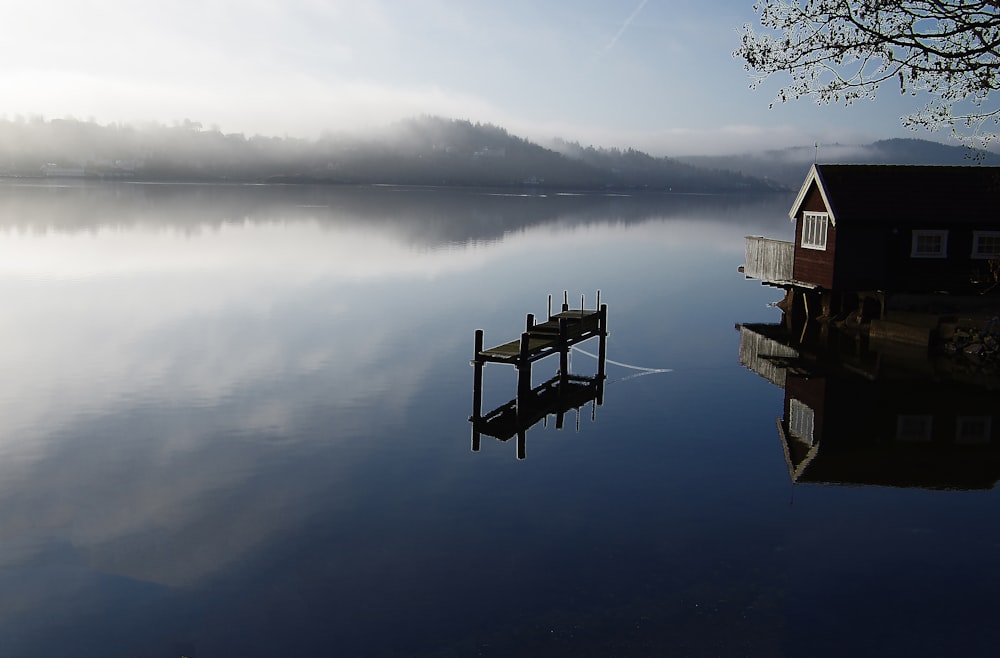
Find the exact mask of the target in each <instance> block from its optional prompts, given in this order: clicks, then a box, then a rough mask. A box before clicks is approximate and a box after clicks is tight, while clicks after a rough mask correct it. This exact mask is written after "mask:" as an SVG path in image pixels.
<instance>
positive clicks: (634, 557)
mask: <svg viewBox="0 0 1000 658" xmlns="http://www.w3.org/2000/svg"><path fill="white" fill-rule="evenodd" d="M792 197H793V195H791V194H789V195H775V196H765V197H749V198H742V197H736V196H684V195H665V194H664V195H658V194H653V193H642V194H636V195H604V194H599V193H591V194H578V195H573V194H556V193H542V192H540V191H535V190H529V191H527V192H525V193H523V194H522V193H520V192H515V193H512V192H509V191H491V190H444V189H419V188H400V187H390V186H383V187H358V188H352V187H343V188H339V187H307V186H306V187H295V186H288V187H283V186H238V185H232V186H225V185H144V184H127V183H117V184H96V183H95V184H84V183H79V184H65V185H60V184H55V183H52V184H45V183H44V182H36V183H28V182H24V181H21V182H18V181H8V182H7V183H6V184H3V185H2V186H0V299H3V302H4V306H3V308H4V313H3V320H2V322H0V336H2V344H3V345H4V349H3V350H2V351H0V372H2V373H3V377H2V379H0V646H2V647H3V654H4V655H9V656H20V657H35V656H45V657H47V658H49V657H55V656H73V657H75V656H102V657H117V656H123V657H124V656H128V657H139V656H142V657H146V656H156V657H160V656H163V657H173V658H177V657H179V656H187V657H188V658H206V657H216V656H241V657H243V656H313V655H317V656H329V655H337V656H421V657H424V656H426V657H431V656H433V657H438V656H737V655H739V656H847V655H851V656H886V655H906V656H941V655H965V656H972V655H992V653H993V652H994V651H995V644H996V640H997V639H998V637H997V632H996V631H995V630H994V629H995V626H994V624H995V618H996V617H997V615H998V613H1000V602H998V600H997V596H996V592H997V590H998V586H1000V570H998V569H997V568H996V566H995V562H996V555H997V552H998V550H1000V524H998V523H997V522H996V520H997V518H998V516H997V515H998V509H1000V505H998V503H1000V501H998V498H997V493H996V491H994V489H993V485H994V484H995V482H996V480H997V478H998V477H1000V474H995V473H994V471H995V470H996V469H994V468H993V465H994V464H995V463H996V462H995V452H994V450H993V444H994V443H995V441H993V440H992V439H990V437H991V436H992V435H995V430H996V426H997V425H1000V423H997V422H996V420H995V418H994V419H993V420H992V422H993V434H992V435H991V433H990V432H991V429H990V422H991V421H990V418H991V417H992V416H991V414H992V413H993V412H991V411H990V406H991V405H992V404H993V399H994V398H993V397H991V396H993V395H995V391H989V390H986V389H974V388H973V389H970V392H968V393H967V394H963V396H962V397H961V398H960V400H961V401H963V402H962V404H964V401H965V400H974V401H976V403H977V404H978V405H979V406H978V407H976V408H974V409H972V408H970V410H963V409H964V407H963V409H958V407H955V408H956V409H958V410H957V411H953V412H949V413H952V416H953V417H954V418H958V420H957V421H955V420H954V419H953V420H951V421H948V422H951V423H952V425H953V426H954V423H955V422H958V423H959V427H960V428H965V429H967V430H968V431H967V432H966V433H967V434H968V433H971V434H970V436H971V439H970V440H969V441H968V443H969V445H967V446H966V445H959V446H956V447H954V448H949V449H948V450H946V451H944V452H941V451H939V452H934V453H930V452H927V450H925V449H924V448H919V447H918V448H917V450H918V452H914V451H912V450H910V449H909V448H905V446H904V448H899V449H897V448H895V447H893V446H894V445H895V444H894V443H893V442H892V441H891V439H892V438H893V437H892V436H889V439H890V441H889V442H888V443H886V442H885V441H884V440H883V438H884V434H879V433H878V432H874V433H872V432H869V433H866V432H865V430H864V428H865V427H866V425H869V426H872V427H875V426H878V423H881V422H883V421H881V420H878V419H877V418H876V417H877V416H878V414H879V413H880V412H881V410H883V409H888V408H889V404H890V402H889V401H890V400H900V399H901V400H902V401H901V402H900V403H901V404H906V403H914V404H917V405H918V406H919V408H918V409H916V410H911V411H905V410H904V411H902V412H894V413H896V414H897V415H896V416H894V418H903V420H900V421H899V423H900V424H899V425H898V428H903V427H904V424H905V423H904V420H906V419H909V421H913V422H916V420H913V419H915V418H916V419H917V420H919V418H917V417H918V416H919V417H920V418H923V417H924V416H920V414H924V415H925V416H927V417H928V418H929V417H930V416H931V415H933V414H934V413H935V412H934V410H933V408H932V407H933V405H934V404H936V402H935V400H937V399H938V394H939V391H938V389H935V388H934V386H935V384H934V382H933V377H931V378H930V380H929V381H930V383H928V384H927V385H926V386H925V387H923V388H921V387H918V386H916V385H915V384H914V383H913V381H915V380H914V377H912V376H911V375H908V374H904V375H903V376H900V377H896V378H895V379H893V378H890V380H892V381H890V383H889V384H888V386H889V388H877V389H876V388H873V387H874V384H872V380H873V378H872V377H862V376H858V377H856V378H855V379H850V378H847V375H845V373H843V372H837V368H836V367H834V366H832V365H830V366H829V367H827V368H826V369H824V370H823V371H822V372H812V371H806V372H803V371H802V369H801V368H797V369H793V368H785V367H784V366H782V364H781V362H775V361H773V360H772V361H768V363H771V364H772V365H774V363H777V367H778V369H777V371H775V372H777V374H775V372H771V371H768V372H763V370H764V369H765V368H764V367H763V366H754V363H756V362H754V361H753V358H752V357H751V356H747V350H748V349H749V347H748V346H750V345H751V343H753V345H755V346H756V347H754V348H753V349H755V350H758V351H759V349H760V347H759V346H760V345H762V344H764V345H772V344H785V343H788V341H787V340H786V339H785V338H782V337H780V336H777V334H773V333H769V332H772V330H773V329H774V328H773V327H771V328H768V326H769V325H771V324H772V323H777V322H779V320H780V313H779V311H777V310H776V309H774V308H772V307H769V304H771V303H773V302H775V301H777V300H779V299H780V298H781V294H780V291H777V290H775V289H772V288H768V287H765V286H761V285H759V283H758V282H755V281H748V280H746V279H744V277H743V276H742V275H741V274H740V273H739V272H738V271H737V267H738V266H739V265H741V264H742V263H743V237H744V236H745V235H749V234H757V235H767V236H769V237H775V238H781V239H790V236H791V232H792V225H791V223H790V222H789V221H788V219H787V212H788V208H789V207H790V205H791V203H792V201H793V198H792ZM598 290H600V295H601V302H602V303H606V304H607V305H608V329H609V336H608V339H607V363H606V375H607V379H606V380H605V381H604V382H603V396H602V400H601V404H600V405H597V404H596V400H592V401H589V402H586V404H584V405H583V406H582V407H580V408H579V409H570V410H568V412H567V413H566V414H565V416H564V418H562V422H558V423H557V422H556V420H557V419H556V417H555V416H554V415H551V416H548V417H546V418H545V419H544V420H543V421H542V422H539V423H537V424H536V425H534V426H533V427H531V428H530V429H528V430H527V432H526V438H525V454H524V457H525V458H524V459H518V455H517V450H516V446H515V443H516V439H512V440H507V441H500V440H497V439H495V438H492V437H490V436H483V437H482V440H481V445H479V446H478V447H479V449H478V450H477V451H473V450H472V449H471V448H472V443H471V437H472V425H471V423H470V415H471V414H472V411H473V383H474V381H473V380H474V378H473V372H474V369H473V368H472V367H471V365H470V360H471V359H472V357H473V345H474V342H473V340H474V334H475V331H476V330H477V329H483V330H484V332H485V337H486V339H485V340H486V343H487V344H488V345H494V344H499V343H502V342H506V341H508V340H512V339H515V338H517V337H518V336H519V334H520V332H521V331H522V330H523V328H524V326H525V315H526V314H527V313H534V314H536V315H537V316H538V317H540V318H542V317H543V316H544V315H545V313H546V311H547V304H548V296H549V295H552V296H553V299H554V301H553V304H554V305H558V304H559V303H561V301H562V298H563V293H564V291H566V293H567V295H568V299H569V302H570V305H571V306H573V307H578V306H579V303H580V299H581V296H582V297H583V299H584V305H585V306H587V307H588V308H590V307H593V305H594V304H595V303H596V294H597V291H598ZM737 325H741V326H742V328H739V327H738V326H737ZM758 325H761V326H760V327H758ZM754 327H757V329H756V331H758V332H762V333H761V335H760V337H759V339H758V338H754V336H756V334H754V333H752V332H753V331H754ZM764 334H766V335H764ZM786 338H787V337H786ZM754 340H757V342H754ZM783 340H784V341H785V343H782V341H783ZM767 341H772V342H767ZM792 343H794V340H793V341H792ZM579 348H580V349H579V350H577V349H574V350H573V351H572V352H571V354H570V367H569V370H570V371H571V372H573V373H579V374H581V375H593V374H594V373H595V372H596V369H597V362H596V359H595V358H594V356H592V355H594V354H596V353H597V341H591V342H587V343H583V344H581V345H579ZM774 349H778V350H779V351H780V349H779V348H774ZM849 352H850V350H845V354H847V353H849ZM795 355H798V352H795V354H793V355H792V356H793V357H794V356H795ZM789 358H792V357H789ZM796 358H798V357H796ZM859 358H860V357H859ZM879 358H881V357H879ZM800 360H801V359H800ZM862 360H863V359H862ZM860 362H861V361H859V363H860ZM870 362H871V361H870V360H869V361H865V363H870ZM878 363H880V364H882V365H881V366H880V367H882V369H883V370H886V369H887V368H888V366H886V365H885V364H886V363H889V361H878ZM755 368H756V369H755ZM557 369H558V359H542V360H540V361H538V362H537V363H536V364H535V365H534V368H533V373H532V377H533V381H532V384H533V385H535V386H538V385H540V384H541V383H542V382H544V381H545V380H547V379H549V378H550V377H552V376H554V375H555V373H556V370H557ZM854 369H855V370H858V369H860V366H859V367H858V368H854ZM769 378H770V379H769ZM516 382H517V375H516V370H515V369H514V368H512V367H510V366H508V365H502V364H488V365H487V366H486V368H485V373H484V385H483V408H484V409H485V410H490V409H494V408H497V407H500V406H502V405H504V404H505V403H507V402H508V401H510V400H511V399H512V398H514V397H515V396H516ZM793 382H794V383H793ZM893 382H895V383H893ZM817 383H822V384H823V386H824V388H823V389H822V391H820V392H819V393H816V392H815V391H816V385H817ZM936 385H937V386H938V387H940V386H941V384H940V382H938V383H937V384H936ZM794 387H798V388H794ZM810 387H812V388H810ZM807 389H808V390H807ZM918 389H919V390H918ZM793 390H802V391H806V392H807V393H808V391H813V393H809V394H810V395H812V394H814V393H815V395H818V396H820V398H822V400H821V401H820V402H816V403H809V404H811V406H810V407H809V413H810V414H815V418H816V419H818V418H820V416H821V415H822V413H823V410H824V409H825V411H826V417H827V418H828V419H830V422H834V421H836V422H837V423H838V426H839V427H840V432H841V433H840V434H838V435H837V436H833V435H830V432H831V431H832V430H828V432H827V435H824V436H823V438H822V439H819V438H818V437H819V432H820V429H819V427H820V421H819V420H814V415H810V416H809V418H810V421H809V422H810V425H809V428H808V435H809V438H808V440H806V441H805V442H803V440H794V439H795V437H799V438H800V439H801V437H802V436H804V434H803V432H805V430H803V429H802V421H801V419H802V417H803V416H802V413H803V412H802V409H803V408H804V407H803V406H802V405H803V404H805V403H804V402H803V400H805V401H806V402H808V400H809V398H808V396H807V395H806V393H796V395H799V397H794V396H791V395H790V393H791V392H792V391H793ZM963 390H964V389H963ZM824 391H825V393H824ZM834 391H842V393H843V395H845V396H848V398H847V399H849V402H848V403H845V404H841V403H839V402H836V401H837V400H840V399H841V398H839V397H836V396H835V395H834V393H833V392H834ZM887 391H888V392H887ZM893 391H897V392H896V393H894V392H893ZM898 391H901V393H900V392H898ZM928 391H929V392H928ZM984 391H985V392H984ZM838 395H840V393H838ZM850 395H854V397H853V398H851V397H849V396H850ZM823 396H825V397H823ZM817 399H819V398H817ZM872 400H875V401H876V403H872V404H869V402H870V401H872ZM835 403H836V404H839V405H840V406H835ZM956 404H958V403H956ZM970 404H971V403H970ZM817 405H818V406H817ZM823 405H825V407H824V406H823ZM929 405H930V407H929ZM984 405H985V407H984ZM984 408H985V410H984ZM942 413H944V412H942ZM900 414H902V415H900ZM956 414H957V415H956ZM963 419H965V420H963ZM969 419H972V420H969ZM984 419H985V420H984ZM776 421H777V422H776ZM909 421H907V422H909ZM885 422H886V423H889V424H888V425H886V427H887V428H888V429H887V430H886V432H888V433H889V434H890V435H891V434H892V433H893V431H894V430H893V427H897V426H894V425H892V423H893V422H896V421H895V420H892V419H890V420H889V421H885ZM813 423H815V427H816V429H815V430H814V429H813ZM963 423H964V424H963ZM977 423H978V424H977ZM983 423H985V428H986V429H985V435H983V436H979V435H976V431H978V432H980V434H982V432H983ZM557 425H559V426H560V427H557ZM911 426H912V423H910V424H908V425H906V427H907V428H910V427H911ZM977 428H978V429H977ZM814 431H815V432H816V435H815V436H814V435H813V432H814ZM919 434H920V432H919V428H918V430H912V431H911V430H909V429H907V430H906V432H903V430H902V429H900V430H899V433H898V434H897V435H896V438H897V439H899V438H901V437H902V438H904V439H905V438H913V437H916V438H918V439H919V436H917V435H919ZM911 435H913V436H911ZM928 436H929V435H928ZM789 437H792V438H789ZM977 437H978V439H977ZM928 440H929V439H928ZM838 442H839V443H838ZM917 442H918V443H919V441H917ZM820 444H822V446H823V447H822V449H819V450H818V452H817V450H816V446H818V445H820ZM840 444H844V445H845V446H846V447H845V448H844V449H843V450H839V449H837V446H838V445H840ZM870 445H875V446H876V447H877V451H876V452H877V456H876V457H874V458H870V457H869V456H866V455H870V454H871V453H870V452H866V450H867V449H868V447H869V446H870ZM828 447H829V448H830V450H829V451H828V450H827V448H828ZM900 450H907V451H908V452H905V454H904V453H902V452H900ZM828 457H829V459H827V458H828ZM901 463H902V465H900V464H901ZM913 463H917V465H916V466H914V465H913ZM941 464H945V466H946V468H947V469H948V472H946V473H942V472H940V471H939V470H936V469H937V467H938V466H939V465H941ZM970 468H971V469H974V470H975V469H978V471H977V472H976V473H974V474H973V475H972V476H968V477H967V474H968V469H970ZM900 473H902V474H900Z"/></svg>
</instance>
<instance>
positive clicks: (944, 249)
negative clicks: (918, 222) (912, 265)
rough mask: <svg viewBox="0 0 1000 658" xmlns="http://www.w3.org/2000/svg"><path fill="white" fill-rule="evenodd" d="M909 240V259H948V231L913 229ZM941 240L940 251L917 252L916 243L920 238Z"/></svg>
mask: <svg viewBox="0 0 1000 658" xmlns="http://www.w3.org/2000/svg"><path fill="white" fill-rule="evenodd" d="M910 235H911V238H910V258H947V257H948V231H947V229H923V228H915V229H913V231H912V232H911V234H910ZM937 237H939V238H941V249H940V250H938V251H917V241H918V240H919V239H920V238H937Z"/></svg>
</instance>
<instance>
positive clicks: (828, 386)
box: [737, 324, 1000, 489]
mask: <svg viewBox="0 0 1000 658" xmlns="http://www.w3.org/2000/svg"><path fill="white" fill-rule="evenodd" d="M737 328H738V329H739V332H740V363H741V364H742V365H744V366H745V367H747V368H748V369H750V370H751V371H753V372H755V373H756V374H758V375H760V376H761V377H764V378H765V379H767V380H768V381H770V382H771V383H772V384H775V385H776V386H780V387H781V388H782V389H784V392H785V396H784V405H783V409H782V416H781V418H779V419H778V421H777V428H778V436H779V438H780V440H781V445H782V449H783V451H784V453H785V461H786V463H787V466H788V473H789V476H790V478H791V480H792V481H793V482H796V483H798V482H817V483H830V484H848V485H880V486H894V487H920V488H928V489H991V488H993V487H994V486H995V485H996V483H997V481H998V480H1000V422H998V417H997V416H998V413H1000V408H998V404H997V402H998V395H997V390H998V387H997V384H998V383H1000V382H998V381H997V378H996V376H992V375H987V374H984V373H981V372H980V373H972V372H963V371H961V370H960V369H955V368H953V367H951V366H952V364H949V363H948V362H947V361H945V360H939V361H937V362H936V361H935V360H933V359H930V358H929V357H928V356H927V354H926V352H925V351H916V352H905V351H902V350H898V349H892V348H891V346H885V349H873V348H872V347H871V346H870V345H868V344H867V343H865V342H863V341H861V340H859V339H858V338H857V337H852V336H843V335H837V333H836V332H829V333H826V332H824V333H823V334H821V336H815V337H813V338H814V340H810V337H808V336H806V334H805V333H804V332H803V333H801V334H799V333H795V332H789V331H788V330H787V328H786V327H785V326H784V325H778V324H745V325H738V327H737ZM803 336H806V339H805V340H804V341H800V338H802V337H803Z"/></svg>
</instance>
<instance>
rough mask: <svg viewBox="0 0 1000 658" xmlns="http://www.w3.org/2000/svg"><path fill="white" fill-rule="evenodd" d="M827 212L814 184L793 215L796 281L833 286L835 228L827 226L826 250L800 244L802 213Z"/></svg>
mask: <svg viewBox="0 0 1000 658" xmlns="http://www.w3.org/2000/svg"><path fill="white" fill-rule="evenodd" d="M804 211H808V212H829V210H828V209H827V207H826V205H824V203H823V197H822V196H821V195H820V193H819V188H818V187H816V185H815V184H814V185H813V186H812V189H810V190H809V192H808V194H807V195H806V200H805V202H804V203H803V204H802V210H800V211H799V213H798V214H797V215H796V216H795V267H794V275H795V280H796V281H802V282H804V283H811V284H813V285H817V286H820V287H823V288H827V289H832V288H833V283H834V280H833V273H834V260H835V258H836V253H837V229H836V228H834V227H833V225H832V223H831V224H830V225H828V226H827V233H826V250H825V251H820V250H817V249H806V248H804V247H803V246H802V213H803V212H804Z"/></svg>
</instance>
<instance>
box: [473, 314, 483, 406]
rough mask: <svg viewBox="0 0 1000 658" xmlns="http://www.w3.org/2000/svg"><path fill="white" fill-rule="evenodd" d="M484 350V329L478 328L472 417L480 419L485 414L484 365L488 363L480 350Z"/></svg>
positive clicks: (474, 360)
mask: <svg viewBox="0 0 1000 658" xmlns="http://www.w3.org/2000/svg"><path fill="white" fill-rule="evenodd" d="M482 351H483V330H482V329H476V347H475V353H474V354H473V367H474V368H475V374H474V375H473V378H472V417H473V418H474V419H476V420H479V419H480V418H481V417H482V415H483V366H484V365H486V364H485V363H484V362H483V360H482V357H481V356H480V352H482Z"/></svg>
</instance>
